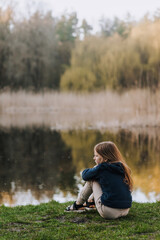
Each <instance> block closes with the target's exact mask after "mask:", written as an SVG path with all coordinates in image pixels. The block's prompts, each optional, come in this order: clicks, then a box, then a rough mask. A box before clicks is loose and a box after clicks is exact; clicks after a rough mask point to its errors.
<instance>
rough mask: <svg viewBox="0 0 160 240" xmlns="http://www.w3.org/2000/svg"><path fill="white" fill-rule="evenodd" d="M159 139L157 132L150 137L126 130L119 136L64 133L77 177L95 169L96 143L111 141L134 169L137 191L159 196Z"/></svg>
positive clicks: (92, 132) (97, 133)
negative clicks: (86, 169) (94, 148)
mask: <svg viewBox="0 0 160 240" xmlns="http://www.w3.org/2000/svg"><path fill="white" fill-rule="evenodd" d="M159 136H160V135H159V134H158V132H157V131H155V134H154V135H152V136H150V135H149V133H139V132H137V133H136V132H135V133H133V132H131V131H126V130H120V131H119V132H117V133H113V132H110V131H105V132H100V131H97V130H96V131H93V130H86V131H70V132H65V133H62V138H63V140H64V141H65V142H66V145H68V146H69V147H71V148H72V158H73V164H74V166H75V167H76V169H77V172H78V173H79V172H80V171H81V170H83V169H84V168H86V167H92V166H93V164H94V162H93V160H92V158H93V147H94V145H95V144H96V143H98V142H100V141H108V140H111V141H113V142H115V143H116V144H117V146H118V147H119V149H120V151H121V152H122V155H123V156H124V158H125V159H126V161H127V163H128V165H129V166H130V167H131V169H132V172H133V179H134V184H135V188H137V187H140V188H141V189H142V191H144V192H145V193H146V194H147V193H149V192H151V191H155V192H156V193H157V194H158V193H159V192H160V185H159V180H158V179H160V178H159V175H160V162H159V160H160V159H159V148H160V137H159Z"/></svg>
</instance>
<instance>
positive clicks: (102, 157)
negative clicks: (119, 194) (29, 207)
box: [94, 141, 133, 190]
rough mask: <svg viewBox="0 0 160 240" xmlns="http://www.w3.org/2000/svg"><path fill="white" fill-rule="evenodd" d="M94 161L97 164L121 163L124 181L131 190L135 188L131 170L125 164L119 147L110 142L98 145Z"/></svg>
mask: <svg viewBox="0 0 160 240" xmlns="http://www.w3.org/2000/svg"><path fill="white" fill-rule="evenodd" d="M94 159H95V162H96V164H99V163H102V162H107V163H115V162H121V163H122V165H123V168H124V174H125V178H124V181H125V182H126V183H127V184H128V185H129V188H130V190H132V188H133V181H132V178H131V170H130V168H129V167H128V166H127V164H126V163H125V161H124V159H123V157H122V155H121V153H120V151H119V149H118V147H117V146H116V145H115V144H114V143H113V142H110V141H107V142H101V143H98V144H97V145H96V146H95V147H94Z"/></svg>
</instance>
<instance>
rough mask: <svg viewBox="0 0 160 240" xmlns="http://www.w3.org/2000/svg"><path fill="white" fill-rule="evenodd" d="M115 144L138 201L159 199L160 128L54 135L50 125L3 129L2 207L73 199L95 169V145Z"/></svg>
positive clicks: (0, 146) (0, 158)
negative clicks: (83, 176)
mask: <svg viewBox="0 0 160 240" xmlns="http://www.w3.org/2000/svg"><path fill="white" fill-rule="evenodd" d="M104 140H111V141H114V142H115V143H116V144H117V145H118V147H119V148H120V150H121V152H122V154H123V156H124V157H125V159H126V161H127V163H128V165H129V166H130V167H131V169H132V173H133V179H134V192H133V199H134V200H135V201H138V202H153V201H156V200H160V184H159V182H160V130H159V129H156V128H154V129H140V130H139V129H132V130H130V131H129V130H123V129H121V130H103V131H98V130H85V131H82V130H79V131H55V130H51V129H50V128H45V127H32V128H31V127H28V128H24V129H20V128H10V129H9V128H6V129H4V128H0V166H1V168H0V204H5V205H7V206H15V205H25V204H39V203H41V202H48V201H50V200H52V199H55V200H57V201H59V202H63V201H68V200H73V199H75V198H76V195H77V193H78V191H79V189H80V188H81V187H82V185H83V181H82V180H81V175H80V172H81V171H82V170H83V169H84V168H87V167H92V166H93V165H94V161H93V147H94V145H95V144H96V143H97V142H100V141H104Z"/></svg>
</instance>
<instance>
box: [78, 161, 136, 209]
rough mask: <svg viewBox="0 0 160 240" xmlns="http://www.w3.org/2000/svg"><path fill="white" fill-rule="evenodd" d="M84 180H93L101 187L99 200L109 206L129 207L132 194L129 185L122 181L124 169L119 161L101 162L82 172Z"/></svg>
mask: <svg viewBox="0 0 160 240" xmlns="http://www.w3.org/2000/svg"><path fill="white" fill-rule="evenodd" d="M82 178H83V180H84V181H90V180H95V181H97V182H99V184H100V186H101V188H102V192H103V194H102V196H101V202H102V204H103V205H105V206H108V207H111V208H119V209H121V208H122V209H125V208H130V207H131V204H132V196H131V192H130V190H129V186H128V185H127V184H126V183H125V182H124V169H123V165H122V163H120V162H116V163H107V162H104V163H101V164H99V165H97V166H96V167H94V168H87V169H85V170H84V171H83V172H82Z"/></svg>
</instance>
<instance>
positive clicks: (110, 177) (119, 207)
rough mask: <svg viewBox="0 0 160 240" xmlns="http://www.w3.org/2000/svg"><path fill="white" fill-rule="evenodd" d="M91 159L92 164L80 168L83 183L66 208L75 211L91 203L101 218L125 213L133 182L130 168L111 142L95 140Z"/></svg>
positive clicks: (115, 216)
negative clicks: (75, 199)
mask: <svg viewBox="0 0 160 240" xmlns="http://www.w3.org/2000/svg"><path fill="white" fill-rule="evenodd" d="M93 159H94V161H95V163H96V166H94V167H93V168H88V169H85V170H84V171H83V172H82V178H83V180H85V181H86V183H85V185H84V187H83V189H82V190H81V192H80V193H79V195H78V198H77V201H75V202H74V203H73V205H71V206H68V207H67V208H66V210H67V211H79V210H82V209H84V207H90V206H93V205H94V204H95V206H96V208H97V210H98V212H99V214H100V215H101V216H102V217H103V218H107V219H115V218H118V217H122V216H126V215H127V214H128V212H129V209H130V207H131V204H132V196H131V191H132V188H133V182H132V178H131V171H130V168H129V167H128V166H127V164H126V163H125V161H124V160H123V158H122V155H121V153H120V151H119V150H118V148H117V146H116V145H115V144H114V143H113V142H101V143H99V144H97V145H96V146H95V147H94V158H93ZM93 198H94V200H93ZM85 202H86V204H85V205H84V203H85Z"/></svg>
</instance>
